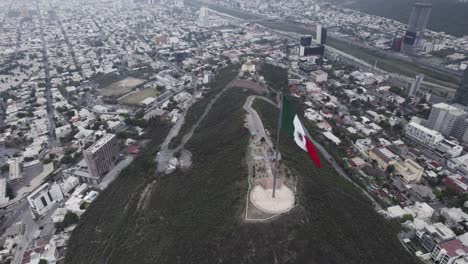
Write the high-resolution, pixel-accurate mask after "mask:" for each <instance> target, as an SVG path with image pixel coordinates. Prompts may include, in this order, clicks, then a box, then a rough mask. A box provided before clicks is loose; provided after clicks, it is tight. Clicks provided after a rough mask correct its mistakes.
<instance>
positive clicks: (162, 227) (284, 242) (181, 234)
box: [66, 89, 416, 264]
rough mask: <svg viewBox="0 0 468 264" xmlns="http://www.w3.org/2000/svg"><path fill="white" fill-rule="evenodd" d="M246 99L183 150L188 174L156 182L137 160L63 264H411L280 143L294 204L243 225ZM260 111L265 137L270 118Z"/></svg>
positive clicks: (350, 197)
mask: <svg viewBox="0 0 468 264" xmlns="http://www.w3.org/2000/svg"><path fill="white" fill-rule="evenodd" d="M249 94H251V93H250V92H245V91H242V90H238V89H230V90H228V91H226V92H225V93H224V94H223V95H222V96H221V97H220V98H219V99H218V101H217V102H216V103H215V104H214V105H213V108H212V110H211V111H210V112H209V113H208V115H207V116H206V118H205V119H204V121H203V122H202V123H201V124H200V127H199V128H198V129H197V131H196V133H195V134H194V135H193V137H192V138H191V139H190V141H189V142H188V144H187V145H186V147H187V149H188V150H190V151H191V152H192V154H193V164H192V167H191V168H190V169H188V170H185V171H182V170H176V171H174V172H173V173H171V174H168V175H165V176H158V177H156V178H155V177H153V175H154V174H153V172H152V169H153V168H154V164H151V161H152V158H145V157H139V158H138V159H137V160H136V164H135V165H134V166H132V168H131V169H129V170H127V171H126V172H125V173H123V175H121V176H120V177H119V178H118V179H117V180H116V182H114V183H113V184H112V185H111V186H110V187H109V189H107V190H106V191H105V192H104V193H103V194H101V195H100V196H99V197H98V199H97V201H96V202H95V203H94V204H92V205H91V207H90V208H89V209H88V211H87V212H86V213H85V214H84V215H83V217H82V220H81V221H80V223H79V225H78V227H77V228H76V229H75V231H74V232H73V236H72V238H71V241H70V244H69V248H68V251H67V257H66V263H69V264H74V263H99V264H102V263H112V264H119V263H125V264H128V263H139V264H144V263H197V264H203V263H207V264H211V263H317V264H318V263H320V264H324V263H359V264H362V263H379V264H385V263H389V264H390V263H416V262H415V261H414V259H413V258H412V257H411V256H410V255H409V254H408V253H407V252H405V250H404V249H403V248H402V246H401V244H400V243H399V242H398V240H397V238H396V233H397V231H398V228H397V227H398V226H397V225H391V224H390V223H388V222H386V221H385V220H384V219H383V218H382V217H381V216H379V215H378V214H377V213H376V212H374V211H373V209H372V207H371V206H370V205H369V203H368V201H367V200H365V199H364V198H363V197H361V195H360V194H359V193H358V191H356V190H355V189H354V187H353V186H352V185H351V184H349V183H347V182H345V181H344V180H343V179H341V178H339V177H338V176H335V175H334V172H333V171H332V170H331V169H330V168H329V167H328V166H325V168H324V169H323V170H321V171H320V172H319V171H318V170H317V169H315V167H313V166H312V162H310V160H308V158H307V155H306V154H305V153H304V152H302V151H298V149H297V147H295V146H294V145H292V142H291V141H290V140H289V139H285V138H284V139H283V140H282V142H281V150H282V153H283V155H284V157H285V162H286V163H287V165H288V166H289V167H290V168H291V169H292V170H293V172H295V173H297V175H298V176H299V189H298V202H299V206H298V207H296V208H295V209H293V211H291V212H290V213H289V214H287V215H283V216H281V217H279V218H277V219H276V220H274V221H270V222H266V223H246V222H244V221H243V218H242V217H243V215H244V214H243V210H244V209H245V208H244V206H245V198H246V190H247V167H246V164H245V160H244V156H245V154H246V147H247V144H248V139H249V133H248V131H247V129H246V128H244V126H243V123H244V115H245V112H244V110H243V109H242V105H243V103H244V102H245V99H246V98H247V96H248V95H249ZM259 110H260V114H261V116H262V118H263V119H264V120H265V122H266V126H267V127H268V128H270V130H271V129H272V128H273V126H274V125H275V123H274V122H275V121H274V120H275V119H276V117H277V112H276V110H275V109H274V108H273V107H272V106H269V105H264V107H261V109H259ZM146 154H149V153H146ZM143 161H147V162H148V163H147V164H146V163H145V164H144V163H139V162H143ZM143 168H144V169H143ZM154 179H156V182H155V183H154V184H153V185H152V188H151V190H150V192H149V193H150V194H149V195H148V199H147V200H146V199H143V200H144V201H143V202H142V203H143V204H144V205H145V206H139V204H140V202H141V198H142V197H143V198H144V195H143V196H142V195H141V194H142V193H145V192H144V191H143V190H144V189H145V185H146V186H147V185H149V184H151V183H152V182H153V180H154Z"/></svg>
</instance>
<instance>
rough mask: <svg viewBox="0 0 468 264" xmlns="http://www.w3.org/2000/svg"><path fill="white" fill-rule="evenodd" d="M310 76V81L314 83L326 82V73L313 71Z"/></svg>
mask: <svg viewBox="0 0 468 264" xmlns="http://www.w3.org/2000/svg"><path fill="white" fill-rule="evenodd" d="M310 76H311V77H312V80H314V81H315V82H316V83H322V82H326V81H327V80H328V73H326V72H324V71H322V70H318V71H313V72H311V73H310Z"/></svg>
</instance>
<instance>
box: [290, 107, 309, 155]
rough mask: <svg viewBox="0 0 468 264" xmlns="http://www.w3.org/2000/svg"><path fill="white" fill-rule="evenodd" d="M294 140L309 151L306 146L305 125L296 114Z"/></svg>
mask: <svg viewBox="0 0 468 264" xmlns="http://www.w3.org/2000/svg"><path fill="white" fill-rule="evenodd" d="M293 124H294V141H296V144H297V145H298V146H299V147H300V148H301V149H303V150H305V151H307V148H306V141H305V138H304V137H305V133H304V127H303V126H302V123H301V121H300V120H299V117H298V116H297V115H296V116H294V121H293Z"/></svg>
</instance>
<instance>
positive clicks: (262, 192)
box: [250, 184, 295, 214]
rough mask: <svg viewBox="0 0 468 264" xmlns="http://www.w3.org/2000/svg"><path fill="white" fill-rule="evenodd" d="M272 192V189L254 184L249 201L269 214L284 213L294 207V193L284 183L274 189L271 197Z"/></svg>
mask: <svg viewBox="0 0 468 264" xmlns="http://www.w3.org/2000/svg"><path fill="white" fill-rule="evenodd" d="M272 193H273V189H264V188H263V187H262V186H261V185H256V186H255V187H254V188H253V190H252V191H251V192H250V201H251V202H252V203H253V205H254V206H255V207H257V208H258V209H259V210H261V211H263V212H265V213H270V214H280V213H285V212H287V211H289V210H291V209H292V208H293V207H294V201H295V196H294V193H293V191H291V189H289V188H288V187H287V186H286V185H284V184H283V186H281V188H279V189H276V192H275V198H273V197H272Z"/></svg>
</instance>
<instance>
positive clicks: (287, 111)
mask: <svg viewBox="0 0 468 264" xmlns="http://www.w3.org/2000/svg"><path fill="white" fill-rule="evenodd" d="M295 116H296V111H294V107H293V105H292V104H291V103H290V102H289V101H288V100H287V99H286V97H283V113H282V114H281V130H283V131H284V132H285V133H287V134H288V135H289V136H290V137H292V138H294V124H293V121H294V117H295Z"/></svg>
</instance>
